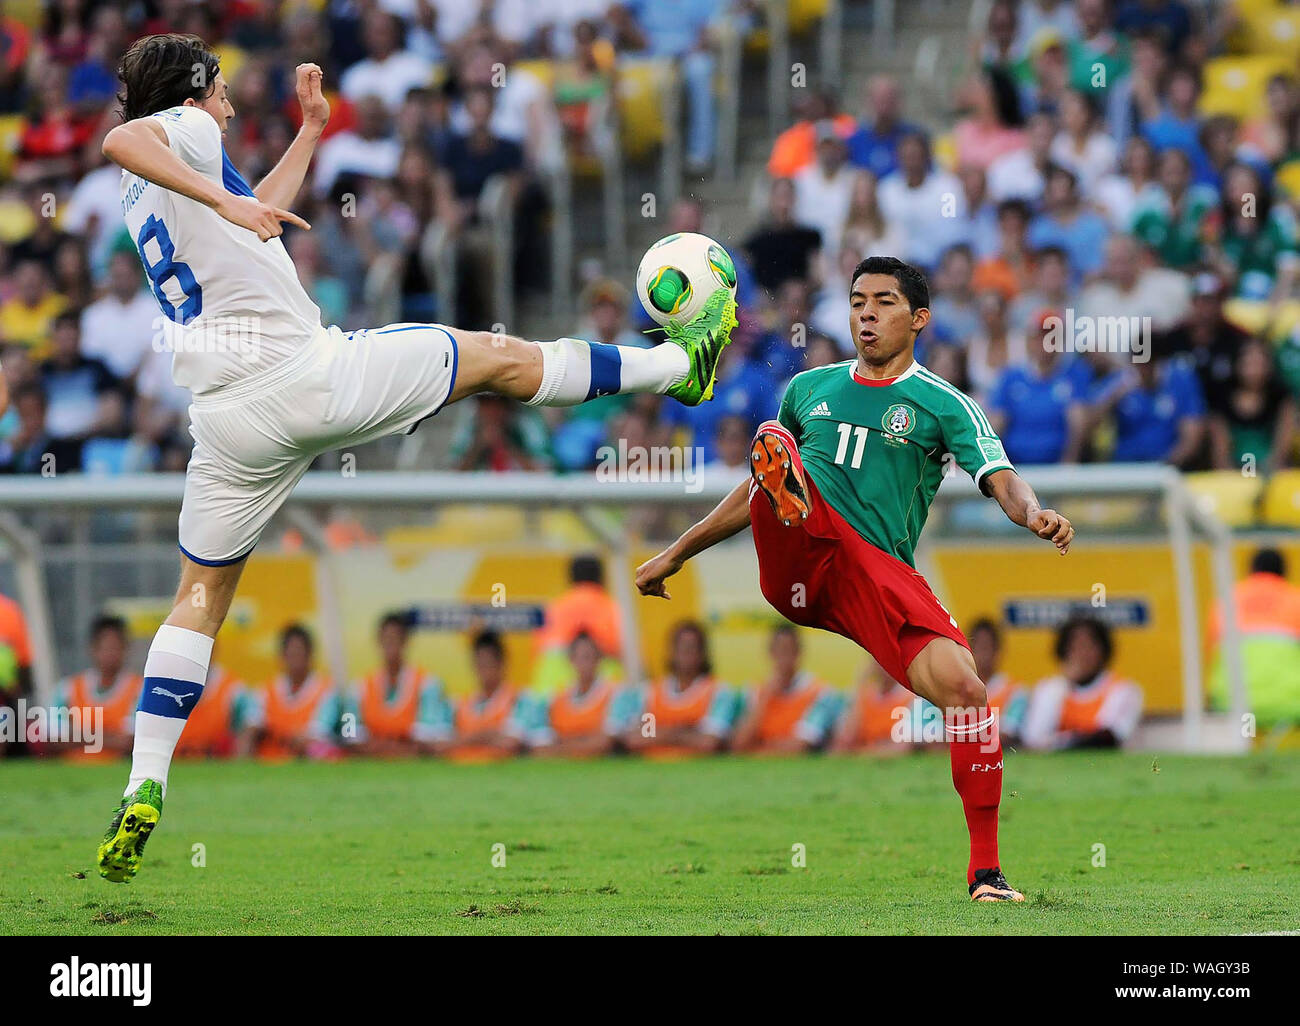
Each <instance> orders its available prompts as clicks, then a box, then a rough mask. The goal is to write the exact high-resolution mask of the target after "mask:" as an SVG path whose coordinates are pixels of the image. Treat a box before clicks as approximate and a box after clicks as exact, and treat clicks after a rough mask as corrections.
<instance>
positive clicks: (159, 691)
mask: <svg viewBox="0 0 1300 1026" xmlns="http://www.w3.org/2000/svg"><path fill="white" fill-rule="evenodd" d="M153 694H155V695H165V696H166V697H167V698H174V699H176V704H177V706H179V707H180V708H184V707H185V699H187V698H193V697H194V692H193V691H188V692H186V693H185V694H183V695H173V694H172V693H171V692H170V691H168V690H167V689H166V688H154V689H153Z"/></svg>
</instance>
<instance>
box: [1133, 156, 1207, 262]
mask: <svg viewBox="0 0 1300 1026" xmlns="http://www.w3.org/2000/svg"><path fill="white" fill-rule="evenodd" d="M1156 176H1157V180H1158V185H1156V186H1155V187H1152V188H1148V189H1146V190H1145V191H1144V192H1142V193H1141V194H1139V195H1138V199H1137V207H1136V209H1135V211H1134V214H1133V234H1134V235H1136V236H1137V237H1138V238H1139V239H1141V240H1142V241H1143V242H1144V243H1146V245H1148V246H1150V247H1151V248H1152V249H1153V250H1155V251H1156V254H1157V255H1158V256H1159V257H1160V261H1161V262H1162V263H1163V264H1166V265H1167V266H1169V267H1173V268H1178V269H1186V268H1189V267H1192V266H1193V265H1195V264H1197V263H1200V262H1201V261H1202V259H1203V256H1204V254H1203V244H1204V240H1205V237H1206V221H1207V218H1209V217H1210V216H1211V215H1212V214H1213V211H1214V209H1215V205H1216V203H1217V197H1216V196H1215V193H1214V190H1213V189H1210V188H1209V187H1208V186H1204V185H1193V184H1192V164H1191V160H1190V158H1189V157H1188V156H1187V154H1186V153H1185V152H1184V151H1182V150H1180V149H1173V148H1171V149H1167V150H1165V151H1164V152H1163V153H1161V154H1160V157H1159V160H1158V164H1157V172H1156Z"/></svg>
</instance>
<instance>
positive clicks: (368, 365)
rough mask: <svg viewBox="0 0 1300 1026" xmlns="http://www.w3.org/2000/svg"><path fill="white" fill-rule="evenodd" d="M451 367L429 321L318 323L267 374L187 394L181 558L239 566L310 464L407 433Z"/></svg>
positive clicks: (450, 379) (447, 342)
mask: <svg viewBox="0 0 1300 1026" xmlns="http://www.w3.org/2000/svg"><path fill="white" fill-rule="evenodd" d="M456 364H457V350H456V340H455V338H454V337H453V336H452V333H451V332H450V331H448V330H447V329H446V328H444V327H442V326H441V325H438V324H389V325H386V326H384V327H382V328H371V329H366V330H363V331H356V332H348V333H345V332H343V331H341V330H340V329H338V328H336V327H335V328H328V329H326V328H322V329H321V330H320V332H319V333H318V334H317V335H316V337H315V339H313V340H312V342H311V343H310V344H308V345H307V346H305V347H304V348H303V349H302V350H301V351H300V352H298V353H296V354H295V355H294V356H292V357H290V358H289V359H288V360H286V361H284V363H281V364H279V365H278V366H276V367H274V368H272V369H271V370H269V371H266V372H264V373H262V374H259V375H257V376H256V377H253V378H249V379H247V380H244V381H240V382H237V383H235V384H232V385H227V386H225V387H224V388H220V389H217V390H216V391H214V392H207V393H204V394H203V395H196V396H195V397H194V401H193V403H192V404H191V406H190V431H191V433H192V434H193V436H194V452H193V455H191V456H190V464H189V469H188V470H187V471H186V474H185V499H184V501H183V502H182V504H181V519H180V547H181V551H182V552H183V553H185V555H186V556H188V557H189V558H190V559H192V560H193V561H194V562H196V563H202V564H203V565H204V566H224V565H227V564H230V563H237V562H239V560H241V559H243V558H244V557H245V556H247V555H248V554H249V552H251V551H252V549H253V546H255V545H256V544H257V539H258V538H259V537H260V536H261V533H262V530H263V529H264V528H265V527H266V525H267V523H268V522H269V521H270V519H271V517H272V516H273V515H274V514H275V511H276V510H278V509H279V508H280V506H281V505H282V504H283V503H284V500H285V499H286V498H288V496H289V493H290V492H291V491H293V487H294V485H296V484H297V483H298V480H299V479H300V478H301V477H302V475H303V474H304V473H306V471H307V468H308V467H309V466H311V463H312V460H314V459H315V458H316V457H317V456H319V455H320V454H321V453H323V452H328V451H329V450H331V449H337V448H340V447H342V446H346V445H360V444H362V443H363V442H369V441H373V440H374V439H376V438H382V437H383V436H384V435H391V434H395V433H397V432H399V431H409V430H414V428H415V427H416V426H417V425H418V424H419V423H420V421H422V420H424V419H425V418H426V417H431V416H433V415H434V414H435V413H437V412H438V411H439V410H440V409H442V407H443V406H444V405H445V404H446V402H447V399H448V398H449V397H450V396H451V390H452V388H453V386H454V385H455V383H456Z"/></svg>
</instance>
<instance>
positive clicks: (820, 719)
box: [794, 688, 843, 747]
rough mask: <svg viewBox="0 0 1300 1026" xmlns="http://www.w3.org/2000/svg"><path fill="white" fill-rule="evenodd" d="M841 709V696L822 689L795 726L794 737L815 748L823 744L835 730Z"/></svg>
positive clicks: (828, 689) (827, 689)
mask: <svg viewBox="0 0 1300 1026" xmlns="http://www.w3.org/2000/svg"><path fill="white" fill-rule="evenodd" d="M842 707H843V696H842V695H841V694H840V693H839V692H838V691H832V690H831V689H830V688H824V689H823V690H822V693H821V694H820V695H818V696H817V698H816V700H815V701H814V702H813V704H812V705H810V706H809V707H808V711H807V712H805V713H804V714H803V718H802V719H801V720H800V721H799V723H798V724H797V725H796V726H795V729H794V733H795V737H797V738H798V739H799V740H800V741H802V742H804V744H808V745H813V746H815V747H816V746H820V745H823V744H825V743H826V741H827V740H828V739H829V738H830V736H831V732H832V731H833V730H834V729H835V721H836V720H838V719H839V718H840V710H841V709H842Z"/></svg>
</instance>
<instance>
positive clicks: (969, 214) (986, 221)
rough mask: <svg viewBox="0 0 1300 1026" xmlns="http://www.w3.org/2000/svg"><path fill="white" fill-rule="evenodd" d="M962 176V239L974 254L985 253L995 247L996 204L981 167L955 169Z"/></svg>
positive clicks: (996, 229) (996, 228)
mask: <svg viewBox="0 0 1300 1026" xmlns="http://www.w3.org/2000/svg"><path fill="white" fill-rule="evenodd" d="M957 177H958V178H959V179H960V180H961V191H962V196H963V198H964V199H965V201H966V203H965V207H966V214H965V216H964V217H963V218H962V223H961V232H962V241H963V242H965V244H966V245H968V246H969V247H970V249H971V254H972V256H973V257H984V256H987V255H989V254H990V253H992V252H994V251H995V250H996V249H997V239H998V205H997V204H996V203H994V202H993V200H992V199H991V198H990V197H989V189H988V175H987V173H986V172H985V171H984V169H983V168H980V167H975V166H973V165H972V166H968V167H963V168H959V169H958V170H957Z"/></svg>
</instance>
